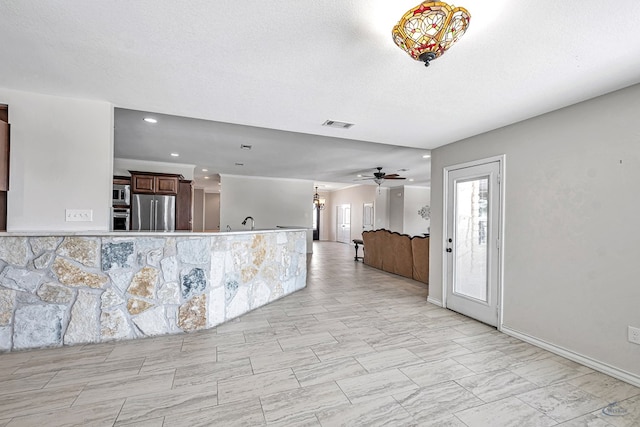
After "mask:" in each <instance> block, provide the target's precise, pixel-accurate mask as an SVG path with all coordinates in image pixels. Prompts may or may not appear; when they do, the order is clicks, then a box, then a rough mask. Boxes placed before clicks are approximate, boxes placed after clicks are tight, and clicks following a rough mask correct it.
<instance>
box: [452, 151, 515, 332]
mask: <svg viewBox="0 0 640 427" xmlns="http://www.w3.org/2000/svg"><path fill="white" fill-rule="evenodd" d="M500 170H501V160H498V161H491V162H488V163H480V164H475V165H471V166H466V167H452V168H447V169H446V175H445V176H446V177H445V191H446V213H445V223H446V224H445V230H446V233H445V251H446V253H445V263H446V274H447V278H446V281H445V284H446V291H445V306H446V307H447V308H449V309H451V310H454V311H457V312H459V313H462V314H464V315H467V316H469V317H472V318H474V319H477V320H480V321H481V322H484V323H487V324H489V325H492V326H498V309H499V306H498V302H499V283H498V281H499V278H500V274H499V269H500V253H499V248H500V238H501V236H500V229H501V228H500V224H501V223H500V222H501V218H502V214H501V203H500V198H501V191H500Z"/></svg>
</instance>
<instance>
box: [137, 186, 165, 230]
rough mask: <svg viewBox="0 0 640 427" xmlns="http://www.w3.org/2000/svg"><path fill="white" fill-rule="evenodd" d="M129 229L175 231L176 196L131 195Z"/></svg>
mask: <svg viewBox="0 0 640 427" xmlns="http://www.w3.org/2000/svg"><path fill="white" fill-rule="evenodd" d="M131 199H132V200H131V230H133V231H175V229H176V196H159V195H153V194H132V195H131Z"/></svg>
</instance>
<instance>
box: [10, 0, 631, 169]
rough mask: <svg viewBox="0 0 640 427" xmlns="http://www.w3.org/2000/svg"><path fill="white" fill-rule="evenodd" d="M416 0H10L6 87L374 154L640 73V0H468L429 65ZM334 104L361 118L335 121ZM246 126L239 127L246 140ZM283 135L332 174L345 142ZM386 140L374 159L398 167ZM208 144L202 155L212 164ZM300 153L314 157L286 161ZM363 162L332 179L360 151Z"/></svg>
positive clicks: (237, 133) (551, 104) (506, 118)
mask: <svg viewBox="0 0 640 427" xmlns="http://www.w3.org/2000/svg"><path fill="white" fill-rule="evenodd" d="M417 3H418V2H417V1H415V0H410V1H408V0H394V1H393V2H389V1H386V0H385V1H383V0H367V1H365V0H352V1H344V0H325V1H321V2H311V1H300V0H279V1H264V0H261V1H257V0H245V1H238V0H217V1H210V0H194V1H189V2H177V1H175V0H135V1H103V2H97V1H92V2H87V1H86V0H82V1H80V0H66V1H65V0H55V1H46V2H43V1H41V0H5V1H3V2H1V3H0V40H2V43H0V58H1V60H0V86H3V87H8V88H13V89H19V90H26V91H34V92H41V93H49V94H55V95H62V96H72V97H79V98H90V99H101V100H106V101H109V102H111V103H113V104H114V105H115V106H116V107H119V108H123V109H128V110H140V111H147V112H155V113H162V114H166V115H174V116H184V117H191V118H197V119H205V120H212V121H216V122H223V123H224V122H226V123H233V124H240V125H248V126H252V127H259V128H267V129H274V130H280V131H286V132H287V133H286V135H288V137H289V136H291V135H290V133H296V134H297V139H298V140H299V141H304V144H308V145H309V144H311V145H313V144H317V145H323V144H328V146H327V147H331V144H334V146H333V147H334V148H335V147H336V146H340V145H341V144H344V145H349V144H348V141H346V140H353V141H356V142H355V145H354V147H356V148H357V149H358V150H359V151H361V152H362V153H363V154H364V153H366V152H367V149H366V144H365V145H364V146H363V145H362V142H363V141H364V142H373V143H379V144H386V145H397V146H404V147H414V148H416V149H420V150H428V149H431V148H434V147H438V146H440V145H443V144H447V143H451V142H454V141H457V140H460V139H463V138H466V137H469V136H473V135H476V134H479V133H482V132H486V131H489V130H492V129H495V128H498V127H501V126H504V125H507V124H510V123H513V122H516V121H520V120H523V119H526V118H529V117H533V116H536V115H539V114H542V113H545V112H548V111H551V110H555V109H558V108H561V107H564V106H567V105H570V104H573V103H576V102H579V101H582V100H585V99H589V98H592V97H594V96H598V95H601V94H604V93H607V92H610V91H613V90H616V89H620V88H622V87H626V86H629V85H632V84H635V83H638V82H640V72H639V70H640V31H638V23H640V2H639V1H637V0H620V1H617V2H615V3H607V2H602V1H601V0H582V1H578V0H565V1H557V0H540V1H537V2H531V1H518V0H511V1H506V0H496V1H492V2H486V1H480V0H464V1H462V0H461V1H460V3H456V5H460V6H464V7H466V8H467V9H468V10H469V12H470V13H471V15H472V18H471V25H470V27H469V30H468V32H467V34H465V36H464V37H463V38H462V39H461V40H460V42H459V43H458V44H457V45H456V46H454V47H453V48H452V49H451V50H450V51H449V52H447V53H445V54H444V55H443V56H442V57H441V58H439V59H437V60H435V61H433V62H432V64H431V66H430V67H429V68H425V67H424V66H423V65H422V64H420V63H418V62H415V61H413V60H412V59H410V57H409V56H408V55H406V54H405V53H404V52H402V51H401V50H399V49H398V48H397V47H396V46H395V44H394V43H393V41H392V40H391V36H390V31H391V28H392V27H393V25H394V24H395V23H396V22H397V20H398V18H399V17H400V16H401V15H402V14H403V13H404V12H405V11H406V10H407V9H409V8H410V7H412V6H415V5H416V4H417ZM327 119H332V120H340V121H346V122H350V123H355V126H354V127H353V128H352V129H349V130H341V129H331V128H326V127H322V126H321V124H322V123H323V122H324V121H325V120H327ZM118 125H119V124H118V122H116V127H117V128H118ZM121 130H122V131H121V132H120V134H121V135H124V128H122V129H121ZM244 131H245V130H243V129H241V128H234V129H233V131H232V133H234V137H235V138H240V139H242V134H243V132H244ZM187 132H188V131H187ZM246 132H248V134H247V135H258V134H260V132H257V133H256V132H254V130H252V128H249V129H246ZM141 133H144V131H141V130H140V131H138V134H141ZM116 134H118V131H117V132H116ZM130 134H131V135H135V134H136V133H135V132H134V131H132V132H131V133H130ZM263 134H264V135H270V136H271V137H274V138H276V139H277V136H274V135H275V134H271V133H269V132H263ZM283 135H285V134H283ZM319 137H325V138H319ZM258 138H259V136H258ZM330 138H340V139H338V140H332V139H330ZM285 139H286V138H285ZM293 139H295V138H293ZM265 141H269V138H267V139H266V140H265ZM121 143H122V142H121V141H118V140H116V153H126V155H130V156H138V157H140V156H142V155H153V156H156V157H159V158H162V160H163V161H171V159H170V158H167V157H166V156H168V153H166V152H165V151H159V150H160V149H162V150H164V149H165V148H167V147H164V146H161V145H160V146H159V147H158V151H155V149H154V146H152V145H149V142H148V141H147V142H146V144H147V145H144V144H145V142H144V141H138V140H129V139H127V140H126V144H127V145H129V144H131V145H133V146H134V147H133V148H132V147H128V146H127V147H118V144H121ZM139 143H140V144H142V145H140V146H141V147H142V146H144V147H145V148H144V149H143V148H140V149H139V150H138V151H136V150H135V146H136V145H137V144H139ZM190 143H191V142H190V141H181V142H180V144H185V145H188V144H190ZM265 144H266V142H265ZM269 144H271V143H269ZM270 147H271V149H272V151H274V152H276V154H277V156H275V155H272V156H266V157H264V158H263V162H264V165H263V166H264V167H266V168H267V169H268V170H270V171H272V172H273V171H275V170H283V171H284V172H286V175H287V176H291V177H299V178H305V179H309V178H312V179H317V180H320V179H325V178H327V179H332V178H331V177H330V176H327V175H326V174H325V175H322V174H323V173H324V172H326V171H327V170H330V165H331V164H332V163H331V159H332V157H335V156H334V155H333V154H331V151H332V150H331V149H329V148H328V149H327V150H324V152H328V153H329V157H323V156H324V155H323V154H321V153H316V152H314V154H313V156H315V157H314V158H309V159H307V160H309V161H308V162H301V160H302V159H303V158H305V156H308V155H309V154H308V153H310V152H303V153H300V152H298V151H295V150H292V151H291V152H289V151H279V150H282V147H280V146H278V145H276V144H275V143H273V145H270ZM203 149H204V148H203ZM378 149H380V147H378ZM145 150H146V151H145ZM318 151H322V150H318ZM373 153H375V154H380V153H377V152H376V151H375V150H374V151H373ZM413 154H418V152H417V151H416V152H415V153H411V155H413ZM380 155H382V156H383V157H382V158H379V159H378V161H376V162H375V163H373V160H372V161H371V163H372V164H369V165H368V166H367V167H368V168H373V167H375V166H385V168H386V167H387V165H386V164H385V159H386V157H385V156H386V155H387V154H380ZM407 155H408V156H409V153H407ZM162 156H165V157H162ZM272 157H277V160H278V162H279V163H269V162H271V161H272V160H271V158H272ZM351 157H352V158H353V159H357V158H358V157H359V154H352V155H351ZM201 159H202V160H204V159H205V156H202V157H201V158H196V159H195V161H194V164H196V165H198V169H200V168H202V167H207V166H211V167H213V166H214V165H213V164H211V165H208V164H204V163H200V160H201ZM389 159H391V158H389ZM314 160H315V162H313V161H314ZM274 161H275V160H274ZM179 162H181V163H185V162H187V163H188V162H191V160H189V159H185V158H184V157H181V158H180V159H179ZM293 162H300V163H304V165H305V166H304V168H302V167H301V168H300V169H299V170H298V171H297V172H296V171H295V170H292V169H288V168H286V167H284V166H283V165H285V164H288V163H293ZM407 162H409V160H407ZM309 163H312V164H311V166H310V165H309ZM318 166H320V167H318ZM353 166H354V167H352V168H351V169H349V170H347V169H342V170H340V171H336V175H335V176H334V179H338V177H340V176H344V175H345V174H347V173H348V172H351V171H352V170H354V169H360V168H361V166H362V165H359V164H358V165H356V164H353ZM389 166H391V165H390V164H389ZM393 167H408V166H400V165H395V164H394V165H393ZM362 168H363V169H364V167H362ZM427 169H428V168H427ZM310 170H314V171H317V174H310V173H309V171H310ZM423 171H424V169H423ZM227 173H228V172H227ZM260 173H262V172H260ZM305 173H306V174H305ZM243 174H254V175H256V174H258V172H257V171H256V172H252V171H251V170H249V168H247V169H246V171H245V173H243Z"/></svg>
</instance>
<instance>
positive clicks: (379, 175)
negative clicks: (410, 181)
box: [356, 166, 407, 187]
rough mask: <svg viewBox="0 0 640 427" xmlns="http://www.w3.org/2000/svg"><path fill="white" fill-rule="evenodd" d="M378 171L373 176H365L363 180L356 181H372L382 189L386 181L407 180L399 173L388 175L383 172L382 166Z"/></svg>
mask: <svg viewBox="0 0 640 427" xmlns="http://www.w3.org/2000/svg"><path fill="white" fill-rule="evenodd" d="M376 169H377V170H378V171H377V172H374V173H373V176H363V177H362V178H360V179H358V180H356V181H361V180H368V179H372V180H373V182H375V183H376V184H378V187H380V184H382V183H383V182H384V180H385V179H407V178H404V177H402V176H400V175H398V174H397V173H390V174H386V173H384V172H382V166H378V167H377V168H376ZM358 176H361V175H358Z"/></svg>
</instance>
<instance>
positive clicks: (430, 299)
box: [427, 297, 442, 307]
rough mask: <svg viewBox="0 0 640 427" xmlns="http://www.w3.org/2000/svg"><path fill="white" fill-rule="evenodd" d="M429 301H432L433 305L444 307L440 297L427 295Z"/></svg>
mask: <svg viewBox="0 0 640 427" xmlns="http://www.w3.org/2000/svg"><path fill="white" fill-rule="evenodd" d="M427 302H430V303H431V304H433V305H437V306H438V307H442V301H440V300H439V299H435V298H431V297H427Z"/></svg>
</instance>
